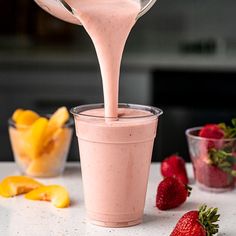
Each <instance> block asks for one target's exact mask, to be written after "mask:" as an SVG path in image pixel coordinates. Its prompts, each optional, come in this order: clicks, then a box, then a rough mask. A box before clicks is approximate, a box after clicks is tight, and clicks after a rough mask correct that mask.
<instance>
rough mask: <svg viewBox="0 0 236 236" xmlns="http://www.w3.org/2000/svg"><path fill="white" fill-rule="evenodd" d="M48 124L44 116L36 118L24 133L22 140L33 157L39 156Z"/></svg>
mask: <svg viewBox="0 0 236 236" xmlns="http://www.w3.org/2000/svg"><path fill="white" fill-rule="evenodd" d="M47 126H48V120H47V119H46V118H43V117H41V118H39V119H37V120H36V121H35V122H34V123H33V124H32V125H31V127H30V129H29V130H28V131H27V133H26V134H25V137H24V140H25V143H26V144H27V148H26V150H27V153H28V155H29V156H30V157H31V158H32V159H35V158H37V157H38V156H39V154H40V152H41V150H42V148H43V142H44V135H45V132H46V129H47Z"/></svg>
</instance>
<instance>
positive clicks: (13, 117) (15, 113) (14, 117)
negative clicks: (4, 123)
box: [12, 109, 24, 122]
mask: <svg viewBox="0 0 236 236" xmlns="http://www.w3.org/2000/svg"><path fill="white" fill-rule="evenodd" d="M23 112H24V110H23V109H16V110H15V111H14V113H13V115H12V120H13V121H15V122H16V121H17V120H18V118H19V117H20V115H21V114H22V113H23Z"/></svg>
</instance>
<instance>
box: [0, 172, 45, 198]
mask: <svg viewBox="0 0 236 236" xmlns="http://www.w3.org/2000/svg"><path fill="white" fill-rule="evenodd" d="M41 186H43V184H41V183H39V182H37V181H36V180H34V179H31V178H29V177H26V176H9V177H6V178H5V179H3V181H2V182H1V184H0V195H1V196H3V197H7V198H8V197H13V196H16V195H19V194H23V193H27V192H29V191H31V190H33V189H36V188H38V187H41Z"/></svg>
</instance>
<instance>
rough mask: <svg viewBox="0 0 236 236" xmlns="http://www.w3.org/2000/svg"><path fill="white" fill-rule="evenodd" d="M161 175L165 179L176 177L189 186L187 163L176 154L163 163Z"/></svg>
mask: <svg viewBox="0 0 236 236" xmlns="http://www.w3.org/2000/svg"><path fill="white" fill-rule="evenodd" d="M161 174H162V176H163V177H176V178H177V179H179V180H180V181H182V182H183V183H184V184H188V176H187V171H186V168H185V161H184V159H183V158H182V157H180V156H178V155H176V154H173V155H171V156H169V157H167V158H165V159H164V160H163V161H162V163H161Z"/></svg>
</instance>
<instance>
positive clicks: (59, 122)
mask: <svg viewBox="0 0 236 236" xmlns="http://www.w3.org/2000/svg"><path fill="white" fill-rule="evenodd" d="M69 117H70V115H69V112H68V110H67V108H66V107H60V108H58V109H57V110H56V111H55V113H53V114H52V116H51V117H50V119H49V122H48V127H47V131H46V134H45V144H47V143H48V142H49V141H50V139H51V138H52V136H53V135H54V133H55V132H57V130H58V129H60V128H62V127H63V126H64V124H65V123H66V122H67V121H68V120H69Z"/></svg>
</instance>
